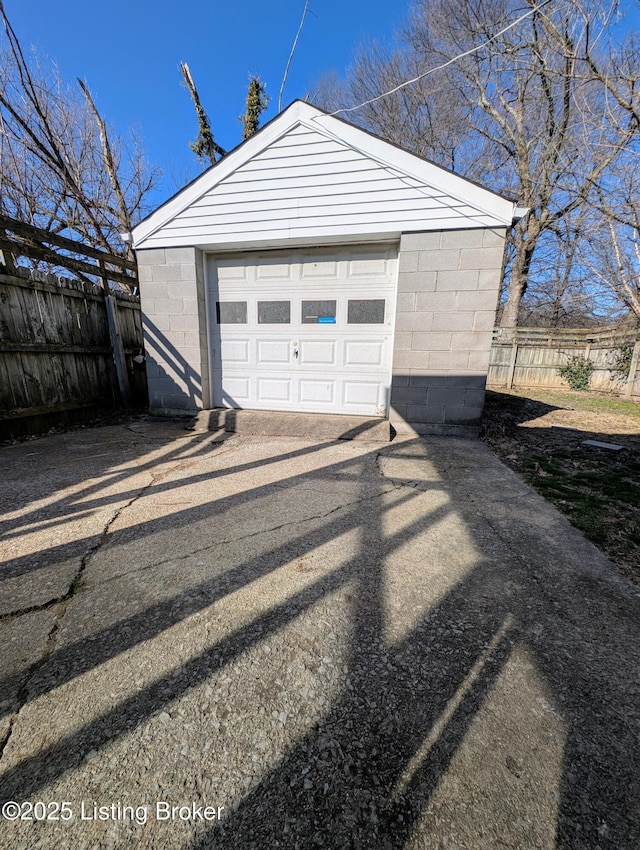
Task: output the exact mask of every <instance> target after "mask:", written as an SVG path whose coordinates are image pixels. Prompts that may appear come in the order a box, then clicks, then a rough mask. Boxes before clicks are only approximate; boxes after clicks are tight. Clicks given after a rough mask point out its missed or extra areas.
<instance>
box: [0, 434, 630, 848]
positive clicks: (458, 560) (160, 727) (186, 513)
mask: <svg viewBox="0 0 640 850" xmlns="http://www.w3.org/2000/svg"><path fill="white" fill-rule="evenodd" d="M0 468H1V469H2V475H1V480H0V504H1V507H2V514H3V525H2V538H1V539H0V546H1V555H2V558H1V559H2V562H3V567H2V573H1V574H0V578H1V579H2V581H1V583H0V586H1V587H2V593H1V594H0V605H1V608H0V611H1V613H2V619H1V620H0V639H1V641H2V648H3V652H2V656H1V666H2V669H1V670H0V675H1V676H2V690H1V693H0V699H1V707H2V720H1V721H0V724H1V725H0V742H1V743H2V757H1V759H0V791H1V797H2V801H3V802H5V807H4V809H3V816H4V819H3V820H2V821H1V822H0V846H2V847H3V848H11V850H14V848H15V850H17V848H29V850H33V848H74V850H81V848H130V847H141V848H194V850H195V849H196V848H206V847H215V848H224V849H225V850H228V849H229V848H241V850H244V849H245V848H260V850H262V848H272V847H282V848H301V850H307V848H315V847H325V848H393V850H396V848H465V849H466V850H469V848H474V850H475V848H477V849H478V850H493V848H514V850H515V848H517V850H523V848H536V850H537V849H538V848H585V850H586V848H589V850H594V848H615V850H633V848H637V847H640V780H639V776H640V770H639V765H640V752H639V745H638V742H639V740H640V657H639V656H640V653H639V650H638V633H639V623H640V616H639V615H640V599H639V596H638V591H637V589H636V588H634V587H633V586H632V585H631V584H629V583H627V582H626V581H625V580H624V579H621V578H618V577H617V575H616V574H615V573H614V571H613V568H612V567H611V565H610V564H609V563H608V562H607V561H606V559H605V558H604V557H603V556H602V555H601V554H600V553H599V552H598V551H597V550H596V549H595V548H594V547H593V546H592V545H591V544H589V543H588V542H587V541H586V540H585V539H584V538H583V537H582V536H581V535H580V534H579V533H578V532H577V531H575V530H573V529H572V528H571V527H570V526H569V524H568V523H567V522H566V521H565V520H564V519H563V518H562V517H561V516H560V515H559V514H558V513H556V511H555V510H554V509H553V508H551V507H550V506H549V505H548V504H546V503H545V502H544V501H543V500H542V499H541V498H539V497H538V496H537V495H536V494H535V493H534V492H532V491H531V490H530V489H529V488H528V487H527V486H526V485H524V484H523V483H522V482H521V481H520V480H519V479H517V478H516V477H515V476H514V475H513V474H512V473H511V472H510V471H509V470H508V469H506V468H505V467H504V466H502V464H500V463H499V461H498V460H497V459H496V458H495V457H494V456H493V455H492V454H491V453H490V452H489V450H488V449H487V448H486V447H485V446H483V445H482V444H481V443H479V442H473V441H466V440H462V439H454V438H428V439H424V440H423V439H412V438H406V439H404V440H396V441H394V442H392V443H386V444H385V443H371V442H357V441H356V442H345V441H313V440H308V439H306V440H305V439H296V438H265V437H246V436H245V437H243V436H239V435H234V436H231V437H229V438H227V439H224V435H221V434H211V433H206V434H186V433H185V432H184V431H183V430H181V429H180V427H179V426H178V425H175V424H172V423H162V422H150V421H145V420H139V421H135V422H133V423H130V424H129V425H119V426H112V427H102V428H96V429H88V430H82V431H78V432H73V433H69V434H64V435H57V436H51V437H45V438H43V439H39V440H35V441H32V442H28V443H23V444H17V445H12V446H8V447H5V448H2V449H0ZM6 801H10V802H9V803H6ZM16 818H17V819H16Z"/></svg>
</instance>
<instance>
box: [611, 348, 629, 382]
mask: <svg viewBox="0 0 640 850" xmlns="http://www.w3.org/2000/svg"><path fill="white" fill-rule="evenodd" d="M632 358H633V346H632V345H623V346H622V347H621V348H617V349H616V354H615V360H614V361H613V369H612V370H611V371H612V372H613V373H614V375H616V377H618V378H620V379H621V380H623V381H626V380H627V377H628V375H629V370H630V369H631V359H632Z"/></svg>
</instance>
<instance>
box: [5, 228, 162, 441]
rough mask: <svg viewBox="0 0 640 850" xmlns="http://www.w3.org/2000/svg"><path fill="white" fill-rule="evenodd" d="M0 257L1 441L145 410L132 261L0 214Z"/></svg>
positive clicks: (139, 328)
mask: <svg viewBox="0 0 640 850" xmlns="http://www.w3.org/2000/svg"><path fill="white" fill-rule="evenodd" d="M0 250H1V252H2V253H1V255H0V439H6V438H10V437H15V436H20V435H23V434H29V433H37V432H39V431H42V430H46V429H48V428H50V427H52V426H54V425H58V424H71V423H74V422H82V421H87V420H89V419H91V418H94V417H95V416H96V415H97V414H98V413H100V412H104V411H105V410H112V409H114V408H117V407H120V406H128V405H130V404H134V405H140V404H141V405H145V404H146V403H147V394H146V378H145V372H144V363H143V360H142V356H141V355H142V354H143V341H142V318H141V313H140V301H139V298H138V296H137V294H134V293H137V285H138V281H137V270H136V265H135V263H133V262H130V261H128V260H125V259H123V258H121V257H116V256H114V255H111V254H108V253H106V252H103V251H98V250H96V249H93V248H89V247H87V246H84V245H82V244H80V243H77V242H74V241H72V240H69V239H65V238H61V237H56V236H55V235H53V234H50V233H47V232H46V231H42V230H40V229H39V228H33V227H31V226H29V225H25V224H22V223H19V222H14V221H12V220H11V219H8V218H6V217H4V216H0ZM34 261H35V262H34ZM25 264H28V265H25ZM43 264H46V270H45V271H43V270H42V266H43ZM34 266H36V268H34ZM60 272H62V274H61V273H60ZM134 358H135V359H134Z"/></svg>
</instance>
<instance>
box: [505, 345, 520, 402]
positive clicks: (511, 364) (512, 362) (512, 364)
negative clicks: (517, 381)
mask: <svg viewBox="0 0 640 850" xmlns="http://www.w3.org/2000/svg"><path fill="white" fill-rule="evenodd" d="M512 345H513V348H512V349H511V359H510V361H509V372H508V373H507V389H508V390H510V389H513V376H514V374H515V371H516V360H517V359H518V343H517V342H516V341H515V339H514V341H513V343H512Z"/></svg>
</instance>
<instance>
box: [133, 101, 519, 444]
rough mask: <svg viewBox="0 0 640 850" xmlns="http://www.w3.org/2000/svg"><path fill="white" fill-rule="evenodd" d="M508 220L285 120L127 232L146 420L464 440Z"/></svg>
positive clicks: (352, 145) (350, 130)
mask: <svg viewBox="0 0 640 850" xmlns="http://www.w3.org/2000/svg"><path fill="white" fill-rule="evenodd" d="M517 212H518V211H517V210H516V208H515V206H514V204H513V203H512V202H511V201H507V200H505V199H504V198H501V197H499V196H497V195H495V194H494V193H492V192H489V191H488V190H486V189H483V188H481V187H480V186H477V185H476V184H474V183H471V182H469V181H467V180H465V179H463V178H461V177H458V176H457V175H454V174H452V173H450V172H448V171H445V170H444V169H441V168H439V167H438V166H435V165H433V164H432V163H429V162H426V161H425V160H423V159H420V158H419V157H416V156H414V155H412V154H409V153H407V152H406V151H403V150H401V149H399V148H397V147H395V146H394V145H391V144H389V143H388V142H384V141H382V140H380V139H378V138H376V137H374V136H372V135H370V134H368V133H366V132H364V131H363V130H360V129H358V128H356V127H353V126H352V125H350V124H347V123H345V122H343V121H341V120H339V119H337V118H335V117H333V116H331V115H327V114H325V113H324V112H322V111H320V110H318V109H316V108H314V107H312V106H309V105H308V104H306V103H302V102H300V101H297V102H295V103H293V104H292V105H291V106H290V107H289V108H288V109H287V110H285V111H284V112H283V113H281V114H280V115H279V116H278V117H277V118H275V119H274V120H273V121H271V123H270V124H268V125H267V126H266V127H264V128H263V129H262V130H260V131H259V132H258V133H257V134H256V135H255V136H253V137H252V138H251V139H249V140H248V141H246V142H244V143H243V144H242V145H240V146H239V147H238V148H236V149H235V150H234V151H232V152H231V153H229V154H227V156H225V157H224V159H222V160H221V161H220V162H219V163H217V164H216V165H215V166H213V167H212V168H210V169H209V170H208V171H206V172H205V173H204V174H202V175H201V176H200V177H199V178H197V179H196V180H195V181H194V182H193V183H191V184H190V185H189V186H187V187H186V188H185V189H183V190H182V191H181V192H179V193H178V194H177V195H176V196H174V197H173V198H172V199H171V200H169V201H168V202H167V203H165V204H164V205H163V206H161V207H160V208H159V209H157V210H156V211H155V212H154V213H152V215H150V216H149V217H148V218H147V219H145V220H144V221H143V222H142V223H141V224H139V225H138V227H137V228H136V229H135V230H134V232H133V239H134V246H135V248H136V252H137V256H138V264H139V273H140V289H141V298H142V310H143V316H144V326H145V341H146V354H147V375H148V381H149V396H150V406H151V409H152V410H153V411H155V412H158V413H163V414H176V413H195V412H197V411H198V410H200V409H202V408H211V407H227V408H248V409H256V410H277V411H298V412H307V413H309V412H317V413H345V414H347V413H355V414H361V415H367V416H379V417H388V418H389V419H390V420H391V422H392V424H393V425H394V427H395V428H396V429H397V430H399V431H408V430H409V431H415V432H417V433H434V432H443V433H444V432H448V431H457V430H459V429H460V428H461V427H463V428H464V427H469V426H474V425H477V422H478V420H479V418H480V415H481V412H482V405H483V400H484V386H485V380H486V373H487V368H488V361H489V350H490V345H491V331H492V328H493V324H494V317H495V309H496V305H497V299H498V291H499V286H500V277H501V270H502V262H503V253H504V237H505V233H506V229H507V227H509V226H510V225H511V224H512V222H513V221H514V219H515V217H516V216H517Z"/></svg>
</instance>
